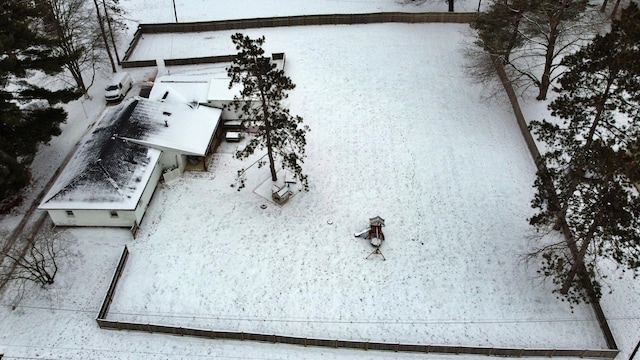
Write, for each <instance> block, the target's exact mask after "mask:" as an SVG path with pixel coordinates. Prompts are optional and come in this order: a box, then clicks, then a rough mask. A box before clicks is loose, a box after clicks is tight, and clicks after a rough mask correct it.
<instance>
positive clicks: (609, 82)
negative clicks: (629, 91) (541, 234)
mask: <svg viewBox="0 0 640 360" xmlns="http://www.w3.org/2000/svg"><path fill="white" fill-rule="evenodd" d="M613 77H614V75H610V76H609V79H608V80H607V86H606V87H605V90H604V91H603V92H602V95H601V99H602V101H601V102H600V104H599V105H598V107H597V108H596V114H595V115H594V118H593V124H591V128H589V134H588V136H587V137H586V138H585V139H586V142H585V144H584V146H583V147H582V159H580V161H578V164H577V165H578V166H581V165H580V163H582V162H584V160H586V159H584V154H586V153H587V152H588V151H589V149H590V148H591V144H593V138H594V136H595V133H596V130H597V128H598V125H600V120H601V117H602V112H603V111H604V108H605V106H606V102H607V98H608V97H609V92H610V91H611V86H613ZM577 187H578V180H577V177H575V178H574V179H572V180H571V184H569V187H568V189H567V191H566V193H567V194H573V192H574V191H576V188H577ZM568 208H569V203H568V202H565V204H564V205H563V206H562V209H561V210H560V211H559V212H558V215H557V216H556V223H555V224H554V226H553V228H554V229H555V230H560V229H561V228H562V224H563V223H565V217H566V216H567V210H568Z"/></svg>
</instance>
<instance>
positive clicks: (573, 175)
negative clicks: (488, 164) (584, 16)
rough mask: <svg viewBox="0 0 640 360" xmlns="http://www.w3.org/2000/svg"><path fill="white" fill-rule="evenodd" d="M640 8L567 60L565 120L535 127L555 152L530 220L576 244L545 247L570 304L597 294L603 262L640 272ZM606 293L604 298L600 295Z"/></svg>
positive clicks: (556, 111)
mask: <svg viewBox="0 0 640 360" xmlns="http://www.w3.org/2000/svg"><path fill="white" fill-rule="evenodd" d="M638 18H640V11H639V10H638V7H637V5H635V4H634V3H632V4H631V5H630V6H629V7H628V8H627V9H625V10H624V11H623V15H622V17H621V19H620V20H618V21H614V22H613V24H612V29H611V31H610V32H609V33H607V34H605V35H603V36H596V38H595V39H594V40H593V41H592V42H591V43H590V44H588V45H587V46H585V47H583V48H582V49H581V50H579V51H578V52H576V53H574V54H572V55H570V56H567V57H566V58H565V59H564V60H563V65H564V66H566V67H567V69H568V70H567V71H566V72H565V73H564V75H563V76H562V77H561V79H560V85H561V87H560V89H559V90H558V92H559V96H558V98H557V99H556V100H554V101H553V102H552V103H551V104H550V109H551V111H552V115H554V116H556V117H558V118H559V119H561V121H560V122H558V121H555V122H551V121H546V120H543V121H536V122H533V123H532V129H533V131H534V132H535V133H536V135H537V136H538V139H539V140H541V141H543V142H544V143H545V144H546V146H547V148H549V149H550V151H548V152H547V153H545V154H544V155H543V157H542V160H543V161H544V164H545V165H546V170H545V171H541V172H539V174H538V179H537V180H536V188H537V193H536V195H535V197H534V199H533V201H532V206H533V207H534V208H535V209H537V211H538V212H537V214H535V216H533V217H532V218H531V219H530V223H531V224H532V225H534V226H536V227H537V228H538V230H540V231H542V230H544V229H548V228H550V227H552V228H555V229H563V230H564V231H565V233H566V235H567V238H568V240H567V241H566V242H565V243H560V244H553V245H548V246H546V247H543V248H541V249H538V250H537V251H536V254H537V255H541V256H542V263H543V266H542V270H541V272H542V273H543V274H544V275H545V276H549V277H551V278H552V279H553V281H554V283H555V284H557V285H558V287H559V288H558V289H557V291H558V292H559V293H560V294H562V295H565V296H566V297H567V298H568V299H569V300H570V301H574V302H578V301H580V300H583V299H585V296H586V293H585V284H589V283H590V284H591V285H593V286H594V287H595V288H596V290H598V289H599V284H598V281H597V276H598V275H597V262H598V259H599V258H602V257H605V258H609V259H611V260H613V261H614V262H615V263H617V264H618V265H619V266H620V267H622V268H623V269H632V270H635V271H636V272H637V271H638V270H639V269H640V195H639V194H638V189H637V188H636V184H637V182H638V180H639V179H640V163H639V161H638V157H639V155H638V154H639V153H638V151H639V150H640V110H639V109H640V23H639V22H638V21H637V19H638ZM598 294H599V292H598Z"/></svg>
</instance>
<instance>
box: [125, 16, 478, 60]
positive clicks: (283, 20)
mask: <svg viewBox="0 0 640 360" xmlns="http://www.w3.org/2000/svg"><path fill="white" fill-rule="evenodd" d="M476 17H477V13H455V12H444V13H439V12H437V13H401V12H384V13H372V14H330V15H301V16H282V17H270V18H253V19H238V20H219V21H204V22H189V23H162V24H140V25H139V26H138V29H137V30H136V32H135V34H134V36H133V39H132V40H131V42H130V43H129V48H128V49H127V51H126V52H125V54H124V57H123V60H122V67H123V68H134V67H147V66H156V65H157V63H156V60H134V61H131V60H129V59H130V58H131V55H132V54H133V52H134V50H135V48H136V46H137V45H138V42H139V41H140V39H141V37H142V36H143V35H144V34H161V33H189V32H203V31H222V30H239V29H255V28H269V27H282V26H307V25H355V24H377V23H389V22H393V23H409V24H415V23H459V24H465V23H470V22H472V21H473V20H475V18H476ZM230 56H233V55H221V56H207V57H197V58H189V59H167V60H165V64H166V65H169V66H172V65H191V64H205V63H217V62H228V61H230V60H225V59H226V58H228V57H230Z"/></svg>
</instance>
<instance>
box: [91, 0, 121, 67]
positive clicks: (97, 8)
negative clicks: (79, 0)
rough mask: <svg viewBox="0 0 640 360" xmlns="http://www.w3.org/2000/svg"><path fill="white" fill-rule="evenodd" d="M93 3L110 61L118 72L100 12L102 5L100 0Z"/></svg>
mask: <svg viewBox="0 0 640 360" xmlns="http://www.w3.org/2000/svg"><path fill="white" fill-rule="evenodd" d="M93 4H94V5H95V8H96V18H97V19H98V24H99V25H100V33H101V34H102V40H103V41H104V46H105V48H106V49H107V55H109V61H110V62H111V70H112V71H113V72H114V73H115V72H118V70H117V69H116V64H115V62H114V61H113V55H112V54H111V48H110V47H109V40H108V39H107V33H106V30H105V28H104V19H103V17H102V14H101V13H100V5H98V0H93Z"/></svg>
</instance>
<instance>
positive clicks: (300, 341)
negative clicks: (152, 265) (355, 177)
mask: <svg viewBox="0 0 640 360" xmlns="http://www.w3.org/2000/svg"><path fill="white" fill-rule="evenodd" d="M97 321H98V325H99V326H100V327H101V328H103V329H114V330H132V331H142V332H148V333H162V334H171V335H180V336H194V337H199V338H207V339H224V340H241V341H257V342H267V343H274V344H288V345H299V346H305V347H306V346H314V347H327V348H335V349H360V350H375V351H393V352H411V353H424V354H428V353H432V354H456V355H460V354H465V355H487V356H500V357H530V356H536V357H542V356H544V357H576V358H598V359H613V358H615V357H616V355H617V354H618V351H617V350H610V349H594V350H592V349H527V348H496V347H476V346H447V345H424V344H402V343H386V342H375V341H353V340H330V339H318V338H304V337H296V336H282V335H276V334H258V333H250V332H237V331H216V330H203V329H194V328H184V327H174V326H166V325H157V324H144V323H135V322H121V321H112V320H106V319H100V318H99V319H97Z"/></svg>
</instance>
